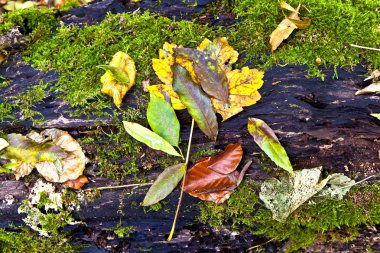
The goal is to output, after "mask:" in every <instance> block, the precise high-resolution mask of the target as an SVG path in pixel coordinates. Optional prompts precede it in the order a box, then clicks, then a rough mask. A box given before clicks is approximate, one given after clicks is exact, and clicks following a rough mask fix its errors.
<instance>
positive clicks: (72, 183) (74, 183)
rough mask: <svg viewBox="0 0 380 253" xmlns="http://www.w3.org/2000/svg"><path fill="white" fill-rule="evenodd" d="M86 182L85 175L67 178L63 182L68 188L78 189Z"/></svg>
mask: <svg viewBox="0 0 380 253" xmlns="http://www.w3.org/2000/svg"><path fill="white" fill-rule="evenodd" d="M87 183H88V178H87V177H86V176H85V175H81V176H79V177H78V178H77V179H72V180H68V181H66V182H65V183H64V185H66V186H67V187H69V188H73V189H80V188H82V186H83V185H85V184H87Z"/></svg>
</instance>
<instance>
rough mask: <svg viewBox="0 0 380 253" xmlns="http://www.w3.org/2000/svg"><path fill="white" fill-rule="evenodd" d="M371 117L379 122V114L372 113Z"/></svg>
mask: <svg viewBox="0 0 380 253" xmlns="http://www.w3.org/2000/svg"><path fill="white" fill-rule="evenodd" d="M371 116H373V117H375V118H377V119H379V120H380V113H372V114H371Z"/></svg>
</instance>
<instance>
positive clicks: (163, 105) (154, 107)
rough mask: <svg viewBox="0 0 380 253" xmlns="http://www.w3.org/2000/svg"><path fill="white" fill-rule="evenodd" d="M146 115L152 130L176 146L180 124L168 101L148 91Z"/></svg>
mask: <svg viewBox="0 0 380 253" xmlns="http://www.w3.org/2000/svg"><path fill="white" fill-rule="evenodd" d="M146 117H147V119H148V123H149V126H150V127H151V128H152V130H153V132H155V133H156V134H158V135H159V136H161V137H162V138H164V139H165V140H167V141H168V142H169V143H170V144H171V145H172V146H175V147H178V142H179V128H180V125H179V121H178V119H177V115H176V114H175V112H174V109H173V107H172V106H171V105H170V103H168V102H167V101H166V100H165V99H162V98H159V97H157V96H156V95H155V94H154V93H150V101H149V105H148V110H147V112H146Z"/></svg>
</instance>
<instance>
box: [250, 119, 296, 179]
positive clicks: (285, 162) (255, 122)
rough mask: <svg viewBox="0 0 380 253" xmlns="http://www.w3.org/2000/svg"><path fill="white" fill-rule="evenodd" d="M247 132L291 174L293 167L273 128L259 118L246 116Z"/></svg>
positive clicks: (278, 164) (270, 156)
mask: <svg viewBox="0 0 380 253" xmlns="http://www.w3.org/2000/svg"><path fill="white" fill-rule="evenodd" d="M248 132H249V133H250V134H251V135H252V136H253V138H254V140H255V142H256V144H257V145H259V147H260V148H261V149H262V150H263V151H264V152H265V154H267V155H268V156H269V158H270V159H271V160H272V161H273V162H274V163H275V164H276V165H277V166H279V167H281V168H283V169H284V170H286V171H288V172H289V173H290V174H293V173H294V172H293V167H292V165H291V163H290V161H289V157H288V155H287V154H286V151H285V149H284V148H283V147H282V145H281V143H280V141H279V140H278V139H277V136H276V134H275V133H274V132H273V130H272V129H271V128H270V127H269V126H268V125H267V124H266V123H265V122H264V121H262V120H261V119H256V118H248Z"/></svg>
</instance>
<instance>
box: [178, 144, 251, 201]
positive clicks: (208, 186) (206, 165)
mask: <svg viewBox="0 0 380 253" xmlns="http://www.w3.org/2000/svg"><path fill="white" fill-rule="evenodd" d="M242 156H243V150H242V147H241V144H239V143H236V144H229V145H228V146H227V148H226V150H225V151H224V152H223V153H221V154H219V155H217V156H214V157H206V158H203V159H201V160H200V161H198V162H197V163H196V164H195V165H194V166H193V167H192V168H191V169H189V171H188V172H187V175H186V178H185V187H184V191H185V192H187V193H188V194H190V195H191V196H194V197H198V198H200V199H202V200H208V201H213V202H215V203H223V202H224V201H225V200H227V199H228V198H229V197H230V195H231V194H232V192H233V190H234V189H235V188H236V187H237V186H238V185H239V184H240V182H241V179H242V178H243V175H244V174H245V171H246V170H247V169H248V167H249V165H250V164H251V163H249V164H247V165H246V166H245V167H244V168H243V170H242V171H241V172H240V173H239V172H238V171H236V168H237V166H238V165H239V163H240V161H241V158H242Z"/></svg>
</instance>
